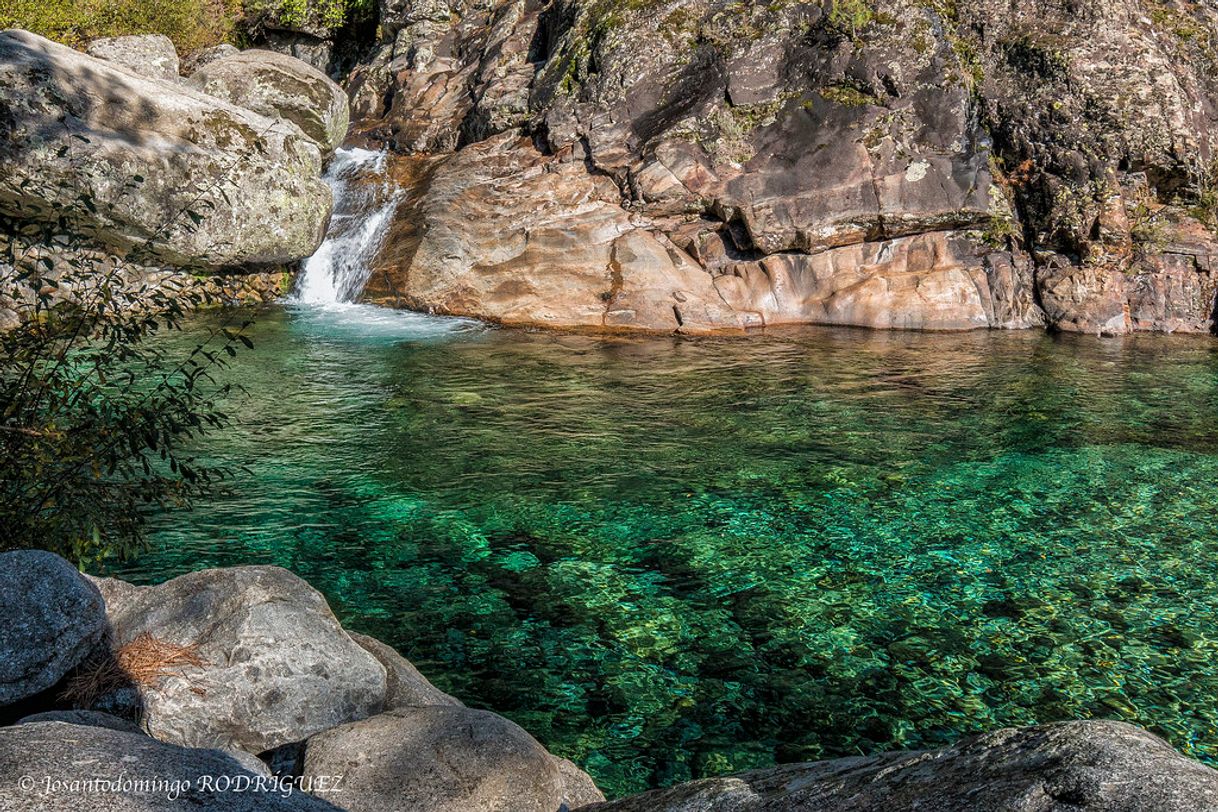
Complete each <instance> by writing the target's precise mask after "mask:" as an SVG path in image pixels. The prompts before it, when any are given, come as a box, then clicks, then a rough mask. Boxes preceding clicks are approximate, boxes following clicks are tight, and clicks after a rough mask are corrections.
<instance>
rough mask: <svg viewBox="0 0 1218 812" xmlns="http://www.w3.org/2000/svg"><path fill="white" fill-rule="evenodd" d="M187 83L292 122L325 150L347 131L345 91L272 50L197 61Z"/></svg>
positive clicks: (217, 96) (319, 73) (246, 106)
mask: <svg viewBox="0 0 1218 812" xmlns="http://www.w3.org/2000/svg"><path fill="white" fill-rule="evenodd" d="M187 84H188V85H190V86H191V87H194V88H197V89H199V90H201V91H202V92H204V93H206V94H208V95H209V96H215V97H216V98H220V99H224V100H225V101H229V102H232V103H233V104H236V105H238V106H240V107H244V108H246V109H247V110H253V111H254V112H255V113H261V114H262V115H264V116H273V117H278V118H284V119H287V120H288V121H290V122H292V123H293V124H295V125H296V126H298V127H300V129H301V130H302V131H303V132H304V134H305V135H307V136H308V137H309V138H312V139H313V140H314V141H316V142H317V144H318V145H319V146H320V147H321V149H322V151H323V152H324V153H326V154H329V153H331V152H333V151H334V149H335V147H337V146H338V145H339V144H341V143H342V140H343V138H344V137H346V135H347V125H348V124H349V122H350V115H349V113H348V110H347V94H346V93H344V92H343V90H342V88H340V87H339V86H338V85H336V84H335V83H334V82H333V81H331V80H330V77H328V76H326V75H325V74H324V73H322V72H321V71H319V70H318V69H317V68H314V67H313V66H312V65H308V64H306V63H304V62H302V61H301V60H299V59H296V58H295V57H292V56H288V55H287V54H281V53H276V52H275V51H263V50H258V49H251V50H248V51H241V52H240V53H237V54H233V55H232V56H228V57H225V58H223V59H217V60H215V61H213V62H208V63H207V64H205V65H203V66H202V67H200V68H199V69H198V70H196V71H195V72H194V73H193V74H191V77H190V79H188V80H187Z"/></svg>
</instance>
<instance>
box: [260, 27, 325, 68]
mask: <svg viewBox="0 0 1218 812" xmlns="http://www.w3.org/2000/svg"><path fill="white" fill-rule="evenodd" d="M263 39H264V41H263V42H262V43H261V44H262V46H263V47H264V48H266V49H267V50H268V51H275V52H276V53H280V54H284V55H285V56H290V57H292V58H293V59H299V60H300V61H301V62H303V63H305V64H306V65H308V66H309V67H311V68H314V69H316V70H319V71H321V72H322V73H326V72H327V71H328V70H329V69H330V60H331V59H332V58H333V57H334V43H333V42H332V41H330V40H329V39H319V38H318V37H314V36H311V35H309V34H297V33H292V32H285V31H267V32H265V34H264V36H263Z"/></svg>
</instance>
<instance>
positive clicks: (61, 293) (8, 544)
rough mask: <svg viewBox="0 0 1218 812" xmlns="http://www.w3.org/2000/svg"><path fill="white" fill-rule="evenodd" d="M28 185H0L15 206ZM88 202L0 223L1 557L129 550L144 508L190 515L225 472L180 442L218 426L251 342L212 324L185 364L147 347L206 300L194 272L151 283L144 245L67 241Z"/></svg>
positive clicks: (195, 217)
mask: <svg viewBox="0 0 1218 812" xmlns="http://www.w3.org/2000/svg"><path fill="white" fill-rule="evenodd" d="M78 137H79V136H78ZM82 140H83V139H82ZM86 148H87V147H86ZM67 150H68V148H66V147H65V148H64V149H63V150H62V151H61V153H62V152H67ZM61 157H63V156H62V154H61ZM142 182H143V179H142V178H140V177H138V176H137V177H135V178H133V179H132V180H131V181H130V184H131V185H133V186H138V184H140V183H142ZM219 182H220V181H217V184H218V183H219ZM29 183H30V181H29V180H28V179H27V180H23V181H21V182H20V183H18V182H16V181H13V180H11V179H8V180H6V181H4V182H3V185H6V186H10V187H11V188H7V189H5V190H4V191H5V194H6V196H7V197H8V198H9V199H10V200H12V199H17V200H21V199H23V198H22V197H21V189H22V188H23V187H25V186H27V185H28V184H29ZM205 197H206V193H204V194H203V195H201V196H200V199H199V204H200V205H198V208H199V209H206V206H205V205H203V204H204V203H205ZM25 199H27V200H31V201H32V200H34V199H35V198H34V196H32V195H31V196H27V198H25ZM94 206H95V203H94V201H92V200H91V199H90V198H89V196H88V195H87V194H84V193H75V197H74V202H73V204H72V205H70V206H66V207H63V208H60V209H57V210H55V211H54V212H53V213H48V212H46V211H44V210H43V209H42V208H41V207H40V206H39V204H37V203H34V202H29V203H27V204H26V205H25V206H24V207H23V208H22V211H21V217H20V219H15V220H13V219H9V220H5V219H2V218H0V294H2V295H0V300H5V301H2V302H0V304H3V305H4V306H5V309H7V310H8V311H9V315H10V317H11V319H10V325H9V329H7V330H5V331H3V332H0V527H3V528H4V533H3V535H0V549H5V548H20V547H37V548H41V549H46V550H50V551H52V552H55V553H58V554H60V555H63V556H64V557H66V558H69V559H71V560H74V561H76V562H77V563H78V564H84V563H87V562H97V561H100V560H101V559H102V558H105V557H107V556H110V555H120V556H121V555H124V554H126V553H129V552H131V551H132V550H133V549H135V548H137V547H138V545H139V544H140V542H141V541H142V539H143V527H144V510H145V508H146V507H147V506H148V505H160V506H169V505H184V506H188V505H190V503H191V502H192V500H193V499H194V498H195V497H197V496H200V495H202V494H205V493H209V492H211V491H212V490H213V489H214V488H215V487H216V486H217V485H218V483H220V482H221V481H222V480H224V479H225V478H226V477H227V476H228V475H229V473H230V472H229V471H228V470H226V469H223V468H211V467H205V466H202V465H199V464H197V463H196V461H195V460H194V459H193V458H191V457H190V456H187V455H183V453H182V452H181V450H180V447H181V446H182V444H183V443H184V442H185V441H188V440H190V439H191V438H193V437H196V436H198V435H199V434H201V433H204V432H206V431H208V430H211V429H217V428H221V427H223V426H224V425H225V423H226V421H227V417H226V415H225V414H224V413H223V412H222V411H220V410H219V409H218V408H217V404H218V403H219V400H220V398H221V397H223V396H224V395H225V394H226V393H227V392H228V389H229V387H228V386H226V385H222V384H220V383H218V382H217V381H216V380H215V379H214V378H213V376H212V373H213V372H214V371H215V370H216V369H217V368H218V367H222V366H224V365H225V364H226V363H227V362H228V359H229V358H230V357H231V356H234V355H235V354H236V347H237V346H239V345H245V346H251V344H250V341H249V339H248V338H246V337H245V335H244V334H243V333H242V330H243V329H244V327H245V326H246V325H245V324H242V325H240V327H238V328H237V329H228V328H223V327H222V328H216V329H215V330H213V331H212V332H211V333H210V334H209V335H208V336H207V337H206V339H205V340H204V341H202V342H200V343H198V344H197V345H195V346H194V348H193V350H191V351H190V352H188V353H186V355H185V356H184V357H171V356H170V355H169V351H168V350H167V349H166V344H165V343H164V342H157V341H154V340H151V339H154V338H155V337H156V336H157V334H158V333H160V332H162V331H166V330H174V329H180V327H181V326H182V323H183V319H184V316H185V313H186V311H187V310H188V309H189V308H191V307H193V306H195V305H198V304H201V303H202V300H203V298H204V297H203V295H202V294H200V293H197V292H194V290H195V288H194V286H192V285H191V283H190V282H191V280H190V277H189V274H180V275H177V276H176V277H171V279H178V280H181V281H180V282H177V283H174V282H172V281H171V282H168V283H166V282H165V281H164V280H160V279H153V280H150V279H149V277H148V276H147V275H146V271H145V270H142V269H141V267H140V263H141V262H148V261H150V260H149V259H148V257H147V256H146V252H145V251H144V250H143V249H142V248H141V247H136V248H135V249H132V250H130V251H128V252H125V253H124V254H121V255H120V254H119V253H117V252H113V251H109V250H105V249H99V248H98V247H97V246H95V245H92V244H90V243H86V242H85V241H84V240H83V239H82V238H80V237H78V236H74V232H73V229H72V227H71V223H72V222H73V221H74V217H73V215H74V212H73V211H72V209H74V208H76V207H83V208H85V209H91V208H93V207H94ZM180 214H181V217H182V218H183V219H185V218H189V220H190V221H191V223H195V224H197V223H198V222H200V221H201V220H202V218H203V216H204V215H202V214H200V213H199V212H198V211H194V210H192V209H188V210H183V211H182V212H181V213H180ZM170 225H172V223H167V224H166V226H164V227H163V228H162V230H161V231H163V230H164V228H168V227H169V226H170ZM159 233H161V232H158V234H159Z"/></svg>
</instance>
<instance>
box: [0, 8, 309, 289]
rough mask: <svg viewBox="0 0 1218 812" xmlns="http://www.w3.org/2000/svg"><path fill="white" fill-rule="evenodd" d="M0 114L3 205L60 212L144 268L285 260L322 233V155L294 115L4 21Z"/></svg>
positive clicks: (4, 209)
mask: <svg viewBox="0 0 1218 812" xmlns="http://www.w3.org/2000/svg"><path fill="white" fill-rule="evenodd" d="M0 110H4V111H5V114H4V115H5V121H6V122H7V124H6V126H4V127H0V213H2V214H6V215H10V216H13V217H15V218H18V219H22V220H37V219H48V218H51V217H54V216H58V215H60V214H65V215H66V216H67V217H68V218H69V227H70V228H72V229H73V230H74V231H77V232H79V233H82V234H85V235H88V236H89V237H90V238H92V239H94V240H96V242H98V243H100V244H101V245H104V246H109V247H111V248H115V249H130V248H135V247H138V248H139V249H140V252H139V254H140V255H139V256H136V257H131V259H132V260H135V261H139V262H143V263H145V264H154V260H155V261H158V262H164V263H166V264H170V265H188V266H199V267H225V266H236V265H250V264H279V263H286V262H292V261H295V260H297V259H300V258H301V257H306V256H308V255H310V254H312V253H313V251H314V250H315V249H316V248H317V246H318V245H319V244H320V242H321V240H322V237H323V236H324V232H325V228H326V225H327V223H328V221H329V217H330V209H331V206H332V199H331V192H330V188H329V186H328V185H327V184H326V183H325V182H323V181H322V179H321V154H320V152H319V150H318V148H317V145H316V144H315V143H314V142H313V141H312V140H311V139H309V138H307V137H305V136H304V135H303V134H302V133H301V132H300V130H299V128H297V127H295V126H292V125H291V124H288V123H285V122H282V121H277V120H274V119H270V118H266V117H264V116H261V115H259V114H257V113H254V112H252V111H249V110H246V109H243V108H240V107H236V106H234V105H232V104H229V103H227V102H224V101H221V100H219V99H216V98H214V97H212V96H208V95H205V94H203V93H200V92H198V91H196V90H193V89H191V88H189V87H184V86H182V85H181V84H178V83H176V82H169V81H165V80H158V79H149V78H146V77H142V76H138V75H135V74H133V73H131V72H130V71H128V70H126V69H124V68H121V67H118V66H116V65H114V64H112V63H110V62H107V61H105V60H102V59H96V58H94V57H91V56H87V55H85V54H82V53H79V52H77V51H74V50H72V49H71V48H66V47H64V46H62V45H57V44H55V43H53V42H51V41H50V40H47V39H43V38H42V37H39V36H36V35H34V34H30V33H27V32H24V31H15V30H10V31H5V32H3V33H0ZM82 139H83V140H82Z"/></svg>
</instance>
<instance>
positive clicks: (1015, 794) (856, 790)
mask: <svg viewBox="0 0 1218 812" xmlns="http://www.w3.org/2000/svg"><path fill="white" fill-rule="evenodd" d="M584 810H586V811H587V812H592V810H595V812H727V810H732V812H762V811H763V810H764V812H780V811H781V812H876V810H883V812H931V810H933V812H1091V811H1094V812H1207V810H1218V772H1216V771H1214V770H1212V769H1210V768H1209V767H1206V766H1205V765H1203V764H1200V763H1198V762H1196V761H1193V760H1191V759H1188V758H1185V757H1184V756H1182V755H1180V754H1179V753H1177V752H1176V751H1175V750H1173V749H1172V748H1171V747H1170V746H1169V745H1168V744H1167V743H1166V742H1164V741H1163V740H1162V739H1160V738H1158V737H1157V736H1154V735H1152V734H1150V733H1148V732H1146V731H1145V730H1142V729H1141V728H1138V727H1134V726H1133V725H1128V724H1124V723H1122V722H1108V721H1089V722H1063V723H1059V724H1052V725H1040V726H1036V727H1025V728H1009V729H1005V730H997V731H994V732H993V733H987V734H985V735H982V736H976V737H971V738H968V739H965V740H963V741H961V742H959V743H958V744H956V745H954V746H952V747H946V748H944V749H942V750H933V751H928V752H910V753H883V754H880V755H877V756H870V757H866V758H842V759H835V760H832V761H819V762H814V763H808V764H790V765H787V766H784V767H776V768H773V769H768V770H756V771H753V772H747V773H741V774H739V775H735V776H727V777H724V778H712V779H707V780H704V781H693V782H690V783H688V784H681V785H679V786H676V787H672V788H670V789H666V790H658V791H655V792H649V793H645V794H643V795H636V796H633V797H630V798H623V799H621V800H618V801H613V802H610V803H606V804H594V805H592V806H587V807H584Z"/></svg>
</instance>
